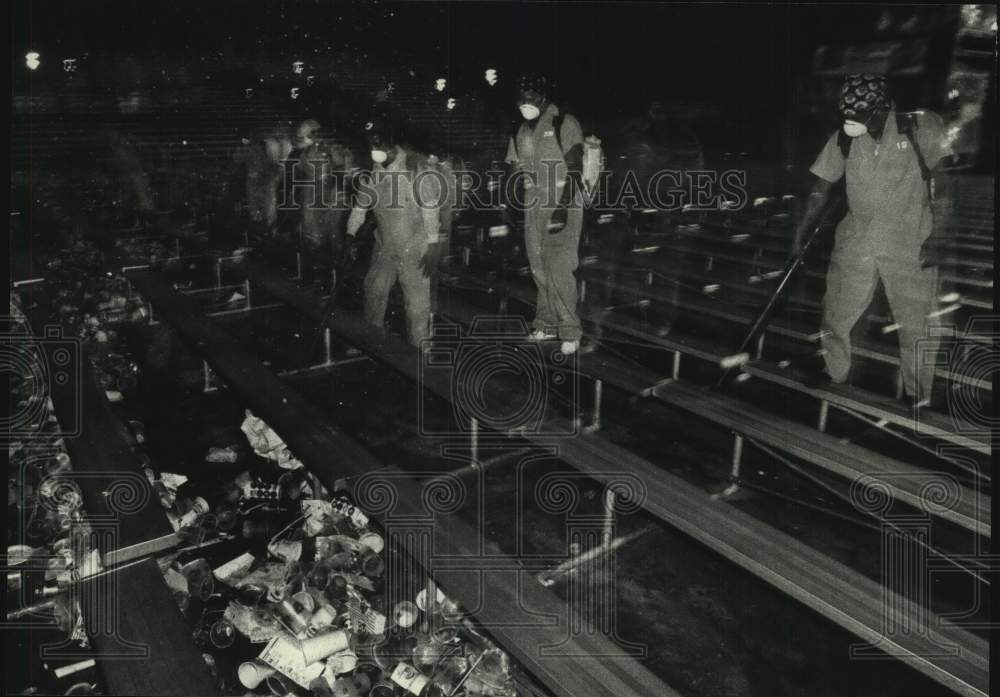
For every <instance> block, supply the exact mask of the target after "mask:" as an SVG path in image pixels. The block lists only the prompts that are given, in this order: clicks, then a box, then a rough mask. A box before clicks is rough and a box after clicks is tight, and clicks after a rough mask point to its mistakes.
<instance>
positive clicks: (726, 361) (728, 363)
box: [719, 353, 750, 370]
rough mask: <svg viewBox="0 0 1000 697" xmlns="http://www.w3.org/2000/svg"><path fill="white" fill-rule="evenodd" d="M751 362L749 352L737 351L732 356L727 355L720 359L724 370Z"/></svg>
mask: <svg viewBox="0 0 1000 697" xmlns="http://www.w3.org/2000/svg"><path fill="white" fill-rule="evenodd" d="M749 362H750V354H749V353H735V354H733V355H732V356H725V357H724V358H722V359H720V360H719V367H720V368H722V369H723V370H728V369H729V368H738V367H740V366H744V365H746V364H747V363H749Z"/></svg>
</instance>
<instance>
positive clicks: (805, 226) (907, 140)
mask: <svg viewBox="0 0 1000 697" xmlns="http://www.w3.org/2000/svg"><path fill="white" fill-rule="evenodd" d="M839 109H840V115H841V117H842V118H843V120H844V122H843V127H842V129H843V134H841V133H840V132H839V131H838V132H837V133H834V134H833V135H832V136H830V138H829V139H828V140H827V142H826V145H825V146H824V147H823V150H822V152H820V154H819V157H817V158H816V161H815V162H814V163H813V165H812V167H811V169H810V171H811V172H812V173H813V174H815V175H816V176H817V178H818V179H817V181H816V183H815V185H814V187H813V191H812V194H811V195H810V200H809V203H808V205H807V209H806V214H805V216H804V217H803V220H802V222H801V224H800V225H799V226H798V228H797V229H796V232H795V242H794V250H793V251H794V252H795V253H798V252H799V251H800V249H801V244H802V238H803V235H804V234H805V233H806V232H807V231H808V230H809V229H810V228H812V226H813V225H815V223H816V220H817V218H818V216H819V214H820V212H821V209H822V208H823V207H824V204H825V203H826V200H827V198H828V197H829V194H830V190H831V187H832V186H833V184H834V183H835V182H837V181H839V180H840V179H841V177H843V178H845V180H846V188H847V205H848V212H847V215H846V216H845V217H844V219H843V220H842V221H840V224H839V225H838V226H837V231H836V238H835V243H834V248H833V252H832V253H831V255H830V267H829V270H828V272H827V277H826V295H825V297H824V298H823V332H822V333H821V337H822V347H823V350H824V352H823V362H824V363H825V365H822V366H820V365H817V366H813V374H812V375H811V376H810V377H809V378H808V379H807V382H812V383H817V384H818V383H821V382H823V381H825V380H832V381H833V382H836V383H843V382H846V381H847V378H848V373H849V371H850V368H851V330H852V329H853V328H854V325H855V324H856V323H857V321H858V319H859V318H860V317H861V315H862V313H864V311H865V310H866V309H867V307H868V305H869V303H871V301H872V298H873V296H874V294H875V289H876V287H877V285H878V281H879V279H881V280H882V283H883V285H884V287H885V291H886V297H887V298H888V300H889V305H890V307H891V308H892V314H893V317H894V319H895V322H896V323H897V325H898V327H899V353H900V372H901V376H902V383H903V389H904V392H905V396H904V397H903V401H904V403H905V404H907V405H914V406H916V407H921V406H926V405H927V404H929V401H930V396H931V383H932V380H933V376H934V365H933V363H932V361H930V360H928V359H927V356H928V355H933V350H934V348H936V346H937V343H936V341H935V339H934V338H933V337H932V336H931V335H930V333H929V331H928V328H929V326H930V325H932V324H937V319H936V310H937V293H938V272H937V266H938V264H939V263H940V260H941V255H942V252H943V249H944V244H945V233H944V225H945V223H946V217H947V215H946V214H947V208H948V206H949V205H950V201H949V198H948V196H947V195H946V193H945V192H944V191H943V190H942V187H941V182H938V187H937V189H938V191H937V192H936V195H935V192H934V189H935V186H934V184H935V180H934V179H933V178H931V176H930V172H931V171H932V170H933V169H934V168H935V167H936V166H937V165H938V163H939V162H940V161H941V160H942V158H944V157H946V156H947V155H949V154H950V149H949V147H948V145H947V141H946V139H945V130H944V126H943V123H942V120H941V118H940V117H939V116H938V115H937V114H933V113H930V112H926V111H924V112H911V113H906V114H903V113H899V114H897V112H896V109H895V105H894V103H893V102H892V100H891V99H890V98H889V96H888V94H887V90H886V82H885V78H884V77H883V76H880V75H870V74H865V75H850V76H848V78H847V80H846V81H845V83H844V86H843V89H842V90H841V96H840V103H839ZM932 203H933V209H934V210H933V211H932Z"/></svg>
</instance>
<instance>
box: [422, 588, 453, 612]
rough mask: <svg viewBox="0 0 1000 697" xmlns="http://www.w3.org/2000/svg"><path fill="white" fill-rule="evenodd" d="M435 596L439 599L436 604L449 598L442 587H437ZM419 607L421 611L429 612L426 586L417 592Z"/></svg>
mask: <svg viewBox="0 0 1000 697" xmlns="http://www.w3.org/2000/svg"><path fill="white" fill-rule="evenodd" d="M434 597H435V598H437V600H436V601H435V603H434V604H435V605H440V604H441V603H443V602H444V601H445V600H447V598H445V595H444V593H442V592H441V589H440V588H438V589H437V593H436V594H435V595H434ZM417 607H419V608H420V610H421V612H427V589H426V588H424V589H423V590H422V591H420V592H419V593H417Z"/></svg>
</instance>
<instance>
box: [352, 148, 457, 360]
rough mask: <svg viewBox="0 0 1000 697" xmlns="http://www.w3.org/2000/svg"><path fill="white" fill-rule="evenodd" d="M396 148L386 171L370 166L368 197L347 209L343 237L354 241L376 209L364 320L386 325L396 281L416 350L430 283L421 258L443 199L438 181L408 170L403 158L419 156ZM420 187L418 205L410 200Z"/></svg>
mask: <svg viewBox="0 0 1000 697" xmlns="http://www.w3.org/2000/svg"><path fill="white" fill-rule="evenodd" d="M417 157H418V156H417V155H414V154H413V153H408V152H407V151H405V150H403V149H402V148H399V147H398V146H397V154H396V159H395V160H393V161H392V162H391V163H390V164H389V165H388V166H387V167H384V166H382V165H378V164H377V165H375V166H374V167H373V168H372V177H373V182H372V185H371V186H370V187H368V192H369V194H371V195H370V196H367V195H363V196H362V197H361V198H368V199H374V200H360V199H359V202H358V203H356V204H355V206H354V208H353V209H352V210H351V215H350V218H349V219H348V222H347V234H348V235H351V236H352V237H353V236H354V235H355V234H357V231H358V228H360V227H361V224H362V223H363V222H364V218H365V212H366V211H367V210H368V208H372V209H373V210H374V211H375V220H376V222H377V225H378V227H377V228H376V230H375V249H374V250H373V252H372V260H371V266H370V267H369V270H368V274H367V275H366V276H365V284H364V288H365V302H364V317H365V321H366V322H368V323H370V324H373V325H375V326H377V327H382V326H383V325H384V322H385V311H386V309H387V308H388V305H389V293H390V292H391V291H392V288H393V286H394V285H395V284H396V281H397V280H398V281H399V283H400V285H401V286H402V288H403V303H404V306H405V310H406V323H407V328H408V331H409V335H410V343H412V344H413V345H414V346H419V345H420V342H421V341H422V340H423V339H426V338H427V337H428V336H429V335H430V313H431V279H430V278H429V277H427V276H425V275H424V271H423V269H421V267H420V260H421V259H422V258H423V256H424V254H425V253H426V252H427V246H428V244H433V243H437V242H439V241H440V237H439V231H440V228H441V218H440V215H441V214H440V208H441V205H440V202H441V201H442V200H443V192H442V190H441V185H442V182H441V178H440V177H437V176H431V175H427V174H426V172H427V170H428V168H427V166H426V165H424V164H420V165H418V166H417V167H416V168H415V172H411V171H409V170H408V168H407V158H417ZM416 187H419V191H417V192H416V193H418V194H419V201H420V204H419V205H418V199H417V198H416V197H415V196H414V193H415V188H416Z"/></svg>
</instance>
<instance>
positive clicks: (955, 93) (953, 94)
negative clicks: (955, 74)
mask: <svg viewBox="0 0 1000 697" xmlns="http://www.w3.org/2000/svg"><path fill="white" fill-rule="evenodd" d="M960 94H961V92H959V91H958V90H957V89H955V88H952V89H951V90H949V91H948V99H958V95H960Z"/></svg>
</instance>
